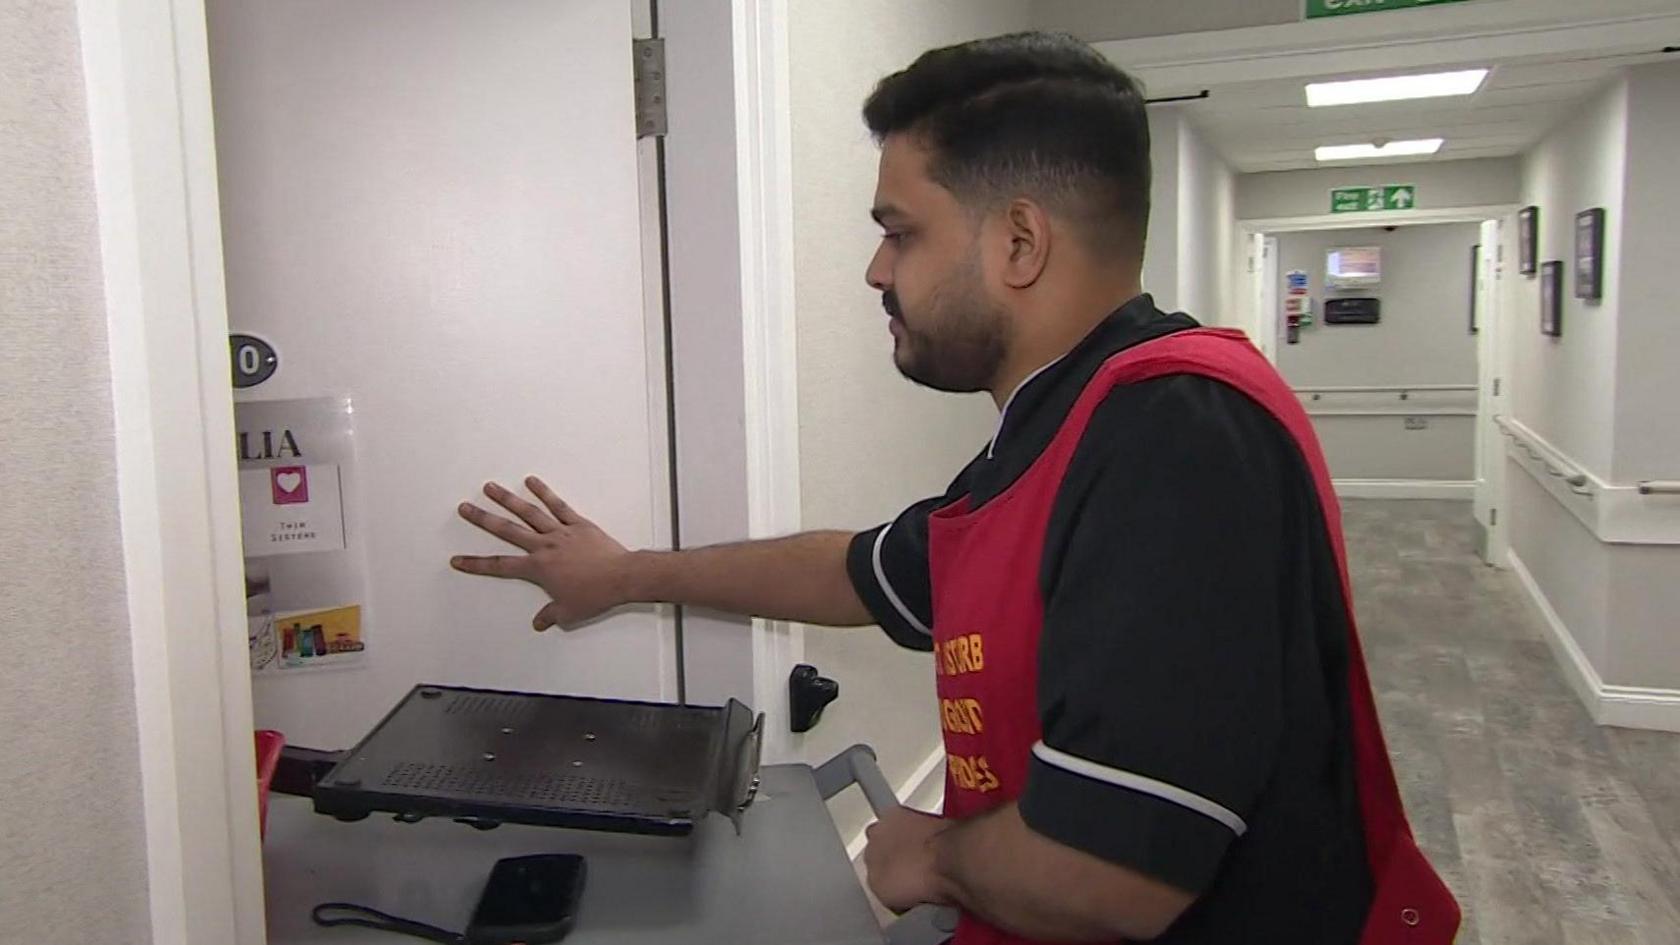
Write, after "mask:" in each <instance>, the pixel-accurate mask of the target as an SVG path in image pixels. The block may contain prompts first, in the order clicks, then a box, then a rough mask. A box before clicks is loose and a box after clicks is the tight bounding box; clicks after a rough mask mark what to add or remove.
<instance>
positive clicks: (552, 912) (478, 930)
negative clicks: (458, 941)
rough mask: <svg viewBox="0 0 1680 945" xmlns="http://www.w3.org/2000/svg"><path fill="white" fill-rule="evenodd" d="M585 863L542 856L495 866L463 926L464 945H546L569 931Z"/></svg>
mask: <svg viewBox="0 0 1680 945" xmlns="http://www.w3.org/2000/svg"><path fill="white" fill-rule="evenodd" d="M584 866H585V864H584V861H583V857H581V856H577V855H575V854H571V853H545V854H539V855H537V856H516V857H509V858H507V859H504V860H497V861H496V866H495V868H494V869H492V870H491V871H490V881H489V882H487V883H485V884H484V893H483V894H482V895H480V896H479V897H478V907H477V908H475V909H474V910H473V917H472V921H471V922H470V923H468V924H467V931H466V936H465V938H466V941H467V945H516V943H523V945H547V943H550V942H558V941H560V940H561V939H562V938H565V937H566V933H567V932H570V931H571V930H572V924H573V923H574V922H575V921H576V919H577V908H578V900H580V899H581V898H582V897H583V882H584V879H585V876H586V870H585V868H584Z"/></svg>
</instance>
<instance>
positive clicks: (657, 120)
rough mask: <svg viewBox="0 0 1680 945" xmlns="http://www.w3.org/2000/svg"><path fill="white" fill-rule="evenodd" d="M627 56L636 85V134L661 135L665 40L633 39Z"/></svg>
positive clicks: (664, 119) (664, 124) (663, 132)
mask: <svg viewBox="0 0 1680 945" xmlns="http://www.w3.org/2000/svg"><path fill="white" fill-rule="evenodd" d="M630 59H631V62H632V63H633V67H632V69H631V74H632V75H633V76H634V77H635V85H636V137H638V138H646V137H648V136H649V135H653V136H655V137H657V136H660V135H663V134H665V128H666V118H665V40H663V39H638V40H633V41H632V42H631V44H630Z"/></svg>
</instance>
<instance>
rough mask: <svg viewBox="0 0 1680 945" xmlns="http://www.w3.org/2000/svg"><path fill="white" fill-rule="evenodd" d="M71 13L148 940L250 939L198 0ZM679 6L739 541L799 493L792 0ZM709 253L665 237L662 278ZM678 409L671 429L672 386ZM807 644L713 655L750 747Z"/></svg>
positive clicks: (682, 67)
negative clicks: (84, 133) (734, 422)
mask: <svg viewBox="0 0 1680 945" xmlns="http://www.w3.org/2000/svg"><path fill="white" fill-rule="evenodd" d="M76 6H77V15H78V21H79V30H80V39H81V47H82V66H83V70H84V80H85V82H86V86H87V96H88V121H89V129H90V138H91V151H92V164H93V171H94V180H95V187H96V191H97V195H98V200H97V205H98V206H97V218H98V228H99V238H100V246H101V252H102V258H103V264H104V279H105V284H104V288H105V296H106V305H107V309H108V312H109V316H108V318H109V329H110V358H111V371H112V396H113V405H114V411H115V418H116V451H117V488H118V493H119V502H120V523H121V528H122V535H123V554H124V566H125V570H126V577H127V594H128V612H129V619H130V625H131V628H132V636H133V674H134V687H135V703H136V715H137V728H138V732H139V742H140V744H139V755H140V773H141V785H140V787H141V795H142V798H143V801H142V811H141V813H142V817H143V820H144V829H145V837H146V849H147V882H148V901H149V906H150V917H151V928H152V940H153V941H155V942H159V943H163V942H169V943H182V945H224V943H238V945H257V943H261V942H263V941H265V939H266V935H265V931H264V924H265V918H264V904H263V887H262V860H261V847H260V841H259V838H258V829H257V811H256V804H255V803H254V800H255V793H256V779H255V772H254V770H253V769H254V765H253V764H252V754H251V752H252V748H251V730H252V726H253V722H252V708H251V684H250V675H249V657H248V654H247V652H246V650H247V643H246V639H245V630H244V623H245V609H244V593H243V583H242V582H243V578H242V575H243V570H244V562H243V556H242V552H241V539H240V525H239V521H240V519H239V498H238V479H237V473H236V469H235V462H234V456H233V454H232V451H231V450H229V449H228V448H227V444H230V443H232V442H233V439H234V423H233V405H232V398H231V396H230V390H229V384H228V377H229V376H230V370H229V363H228V348H227V334H228V318H227V300H226V291H225V284H224V281H223V270H222V255H221V222H220V213H219V203H218V189H217V177H216V153H215V139H214V126H213V122H212V112H211V99H210V93H211V88H210V68H209V53H208V37H207V34H206V25H205V7H204V0H146V2H134V0H76ZM678 8H681V9H682V10H683V11H684V12H683V13H682V14H681V15H680V16H674V17H671V18H669V22H670V29H666V30H662V32H663V33H665V35H666V36H667V39H668V42H669V43H670V44H672V46H674V47H675V46H679V45H680V44H683V43H686V42H688V41H689V40H690V39H691V37H690V36H689V35H686V34H685V31H689V30H693V31H699V32H704V33H705V34H707V36H708V37H709V40H708V41H712V40H715V39H717V38H718V37H722V38H723V40H724V42H725V43H726V44H727V47H728V54H727V55H728V58H727V59H724V60H723V61H725V62H727V63H729V66H728V68H724V69H720V68H718V67H717V61H716V60H713V61H711V62H710V64H707V63H706V62H704V61H703V57H695V56H673V57H668V59H669V62H670V64H671V69H670V72H669V74H670V82H671V86H672V88H673V89H676V88H683V87H685V86H684V85H683V83H684V82H685V81H688V80H693V81H694V82H695V83H709V84H708V85H702V84H695V85H692V86H688V87H689V88H691V89H698V88H701V87H705V88H708V89H709V90H710V91H711V93H715V94H706V95H698V94H697V95H694V96H693V98H694V101H693V104H692V107H691V108H690V109H688V110H687V111H685V113H684V115H683V121H684V123H685V124H689V125H691V126H693V127H704V128H707V129H709V131H708V132H707V136H708V139H707V142H706V143H704V144H703V145H699V146H694V147H690V146H689V144H688V143H687V142H685V145H684V147H683V148H682V149H672V154H673V163H681V162H682V161H689V160H699V161H706V162H710V163H709V166H708V167H707V168H706V173H707V174H708V175H709V176H706V177H702V176H701V175H700V174H698V173H690V174H689V175H688V177H687V178H686V179H687V180H689V181H691V183H682V181H683V180H684V179H685V178H682V177H680V176H677V177H669V176H668V178H667V179H668V180H671V181H672V182H673V184H676V185H677V186H674V187H673V188H672V189H671V191H670V197H671V199H672V202H673V209H675V208H676V207H677V205H678V204H680V203H681V202H682V201H683V199H684V198H686V197H687V196H689V194H688V193H685V191H686V190H692V189H694V188H696V187H697V186H698V185H697V183H694V182H697V181H699V180H705V181H706V185H707V186H708V187H711V188H716V187H717V185H718V181H720V180H723V181H733V182H734V185H735V200H734V201H733V204H734V210H735V212H734V213H733V214H731V215H730V216H729V218H728V219H727V220H721V221H720V220H717V219H715V218H714V219H712V220H710V221H709V222H710V223H711V225H712V226H713V227H714V232H715V230H716V228H718V227H719V225H720V224H723V225H724V226H723V228H725V229H732V231H733V234H734V237H735V239H734V240H733V241H732V243H731V244H730V245H731V251H730V258H731V259H732V260H733V266H732V267H730V268H729V269H728V271H727V272H726V278H723V279H719V280H716V281H715V282H714V283H713V285H712V288H711V289H710V290H703V289H700V288H693V287H683V286H680V285H673V301H674V302H677V303H681V304H683V305H686V306H690V307H695V308H697V309H698V308H702V307H708V306H712V305H714V304H717V303H722V304H721V307H718V308H712V309H711V310H712V311H714V312H721V313H723V315H724V317H726V318H727V320H728V321H729V322H730V323H732V325H733V329H734V330H733V331H731V332H730V333H729V335H728V337H730V338H732V339H739V344H738V345H733V344H732V345H729V346H726V347H725V348H724V349H723V350H725V351H726V352H731V353H729V354H728V355H727V356H726V357H724V358H723V360H724V361H725V362H726V363H725V364H723V365H722V367H724V368H726V369H728V370H732V371H734V372H735V376H736V377H738V378H739V380H740V383H739V384H738V385H733V384H732V385H730V389H732V390H734V391H736V392H737V393H736V395H735V399H734V400H733V401H732V402H730V403H727V404H724V405H723V408H724V409H729V410H731V411H733V412H735V413H736V415H737V416H739V417H740V418H741V420H742V426H743V428H744V429H745V431H746V432H745V437H744V439H743V441H742V442H741V443H740V444H739V446H738V454H739V456H738V459H739V462H738V463H732V464H729V468H731V469H732V470H734V472H733V474H732V475H733V481H734V483H735V484H736V486H737V487H738V488H739V490H740V493H739V494H740V495H741V496H743V497H744V498H743V501H742V502H740V503H739V515H738V518H739V525H740V529H739V532H738V535H750V536H754V537H758V536H765V535H772V534H783V533H788V532H792V531H796V530H798V528H799V521H800V505H799V469H798V455H799V453H798V413H797V377H796V375H795V373H794V370H795V367H794V365H795V361H796V359H795V357H794V354H795V350H796V349H795V337H796V336H795V333H794V323H793V285H792V278H793V274H792V260H793V246H792V158H791V145H790V138H789V116H790V112H789V102H788V82H787V6H786V0H684V2H683V3H681V4H676V5H671V6H670V7H669V8H668V9H669V10H670V12H673V13H675V12H676V10H677V9H678ZM629 53H630V50H629V49H628V48H626V50H625V55H626V56H627V57H628V55H629ZM691 70H692V71H693V72H695V73H696V74H694V75H689V74H686V73H688V72H690V71H691ZM699 73H704V74H703V75H701V74H699ZM678 155H681V157H680V158H678ZM645 163H646V162H644V165H645ZM690 171H691V172H692V171H694V168H692V167H691V168H690ZM667 173H668V175H669V169H668V171H667ZM704 248H705V247H702V246H699V245H694V244H693V241H687V242H686V243H685V241H682V240H672V241H670V245H669V247H668V258H669V260H670V263H671V269H672V271H673V272H674V271H676V270H677V269H678V268H679V267H681V266H682V265H684V264H685V262H687V263H690V264H692V262H693V260H691V259H689V255H690V254H694V253H700V252H701V251H702V250H703V249H704ZM706 255H707V258H708V259H713V258H715V257H714V256H712V255H711V254H706ZM650 295H652V293H650ZM653 357H655V353H651V352H650V359H651V358H653ZM718 366H719V365H708V364H704V363H699V364H694V365H693V366H692V370H693V371H694V372H696V373H699V372H705V371H707V370H708V369H709V368H715V367H718ZM661 383H662V381H661ZM660 393H661V394H663V391H661V392H660ZM687 406H688V408H689V409H688V410H687V411H686V413H687V416H688V417H690V418H697V417H701V416H704V415H705V412H706V411H705V410H704V409H701V407H702V404H700V403H695V402H689V403H688V404H687ZM705 406H709V407H711V408H718V407H719V404H718V403H717V402H716V401H715V400H714V401H711V402H709V403H707V404H705ZM675 407H676V410H677V423H678V439H679V442H680V441H681V438H682V434H683V424H684V423H685V420H684V414H685V409H684V408H685V400H684V398H683V397H680V396H679V397H677V398H676V400H675ZM696 642H699V641H696ZM801 650H802V638H801V636H800V631H799V629H798V628H797V627H794V626H789V625H785V624H776V623H770V622H763V621H759V622H755V623H754V624H753V626H752V627H751V630H750V632H748V633H746V634H743V635H741V636H740V637H739V638H738V639H737V640H735V641H731V647H730V649H729V651H728V653H727V654H724V655H725V656H726V657H727V662H728V664H729V665H730V667H731V672H730V678H729V679H726V680H723V681H722V683H721V684H722V685H725V686H727V687H728V688H729V689H730V691H732V692H735V691H738V692H739V694H740V696H741V697H742V698H745V699H748V700H749V701H750V702H751V704H754V705H756V706H758V707H759V708H760V709H761V710H763V711H764V712H765V713H766V715H767V717H768V719H767V726H766V732H767V743H766V757H767V759H777V758H780V757H784V756H786V755H789V754H791V748H790V744H791V743H790V740H789V737H788V736H787V734H786V733H787V707H786V701H787V695H786V679H787V672H788V669H789V668H791V666H792V665H793V663H794V662H796V661H797V659H798V657H799V653H800V651H801Z"/></svg>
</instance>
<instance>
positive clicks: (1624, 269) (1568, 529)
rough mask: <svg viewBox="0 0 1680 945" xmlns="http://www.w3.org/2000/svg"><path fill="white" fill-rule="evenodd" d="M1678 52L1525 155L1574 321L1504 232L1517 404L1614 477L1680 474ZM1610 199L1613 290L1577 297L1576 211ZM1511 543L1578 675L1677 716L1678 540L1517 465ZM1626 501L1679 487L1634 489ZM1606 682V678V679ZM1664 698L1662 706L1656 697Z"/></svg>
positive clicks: (1656, 714)
mask: <svg viewBox="0 0 1680 945" xmlns="http://www.w3.org/2000/svg"><path fill="white" fill-rule="evenodd" d="M1677 103H1680V67H1677V66H1676V65H1674V64H1667V63H1665V64H1661V65H1654V66H1644V67H1639V68H1636V69H1633V70H1630V72H1629V73H1628V74H1627V76H1626V77H1625V78H1622V79H1619V80H1618V81H1616V82H1615V83H1614V84H1612V85H1611V86H1610V87H1608V88H1606V89H1605V90H1604V91H1603V92H1601V93H1600V94H1599V95H1598V96H1596V97H1595V98H1594V99H1593V100H1592V101H1591V102H1589V103H1588V104H1587V105H1586V106H1584V107H1582V108H1580V109H1578V110H1577V111H1576V112H1575V114H1574V116H1573V117H1572V118H1571V120H1569V121H1567V122H1565V123H1564V124H1563V125H1561V126H1559V127H1558V128H1556V129H1554V130H1553V131H1552V133H1551V134H1550V135H1548V136H1547V137H1546V138H1545V140H1543V141H1542V142H1541V143H1540V144H1539V145H1537V146H1536V147H1535V149H1534V150H1533V151H1532V152H1530V153H1529V154H1528V155H1527V156H1526V157H1525V159H1524V161H1523V189H1522V202H1523V203H1525V204H1533V205H1535V206H1537V207H1539V208H1540V232H1539V243H1538V258H1539V260H1541V261H1545V260H1552V259H1556V260H1562V261H1564V263H1565V281H1564V292H1563V335H1562V337H1561V338H1547V337H1544V336H1542V335H1541V334H1540V332H1539V325H1538V321H1539V285H1538V278H1537V277H1525V276H1521V275H1518V274H1516V273H1515V268H1516V267H1515V262H1516V252H1517V248H1516V246H1515V239H1516V235H1515V232H1514V228H1512V227H1507V228H1506V229H1507V230H1508V231H1512V232H1509V233H1508V234H1507V237H1506V240H1507V242H1506V245H1505V247H1504V253H1505V260H1506V262H1505V266H1506V271H1507V273H1508V276H1507V279H1508V280H1514V284H1513V286H1512V289H1511V291H1510V293H1509V298H1510V302H1511V307H1510V311H1509V319H1508V321H1507V325H1506V335H1505V336H1506V338H1507V339H1508V346H1509V348H1510V352H1511V371H1510V383H1511V394H1512V399H1511V404H1512V406H1511V411H1512V414H1513V416H1514V417H1515V419H1517V420H1518V421H1520V422H1521V423H1522V424H1524V425H1525V426H1527V427H1528V428H1530V429H1532V430H1534V431H1535V432H1536V433H1537V434H1538V435H1539V436H1541V437H1542V438H1544V439H1545V440H1546V441H1548V442H1549V443H1551V444H1552V445H1553V446H1554V447H1556V449H1557V450H1558V451H1559V452H1561V453H1562V454H1564V456H1565V457H1567V459H1568V460H1569V461H1571V462H1573V463H1574V464H1575V465H1577V466H1579V467H1582V468H1584V469H1585V470H1587V471H1588V472H1590V473H1592V474H1593V475H1594V476H1595V477H1596V478H1598V479H1600V480H1603V481H1606V482H1609V483H1611V484H1612V485H1613V486H1622V487H1626V486H1629V485H1631V484H1632V483H1633V482H1634V481H1636V480H1638V479H1640V478H1645V477H1653V478H1655V477H1661V478H1673V477H1676V476H1680V416H1677V414H1676V407H1675V403H1676V399H1677V398H1680V382H1677V381H1676V380H1675V374H1674V371H1673V365H1674V364H1675V362H1676V357H1677V356H1680V330H1677V329H1676V327H1675V325H1674V321H1675V319H1674V317H1673V306H1672V301H1671V300H1672V297H1673V293H1672V289H1671V285H1672V272H1673V265H1674V258H1675V255H1676V251H1677V250H1680V245H1677V244H1680V238H1677V236H1676V233H1675V228H1674V222H1673V221H1674V220H1675V218H1676V215H1677V213H1680V187H1677V186H1676V184H1675V181H1674V179H1673V175H1672V165H1673V156H1674V154H1675V149H1676V148H1677V147H1680V105H1677ZM1593 207H1602V208H1604V210H1605V213H1606V226H1605V251H1604V259H1605V269H1604V297H1603V300H1602V301H1600V302H1597V303H1591V302H1585V301H1582V300H1578V299H1576V298H1574V288H1575V278H1574V274H1573V264H1572V259H1573V242H1574V241H1573V227H1574V216H1575V214H1576V213H1577V212H1578V211H1581V210H1586V209H1589V208H1593ZM1507 470H1508V476H1507V478H1508V481H1509V482H1510V483H1511V492H1510V495H1509V497H1508V506H1509V508H1508V514H1509V521H1510V524H1511V532H1510V535H1511V551H1512V553H1513V555H1515V556H1516V557H1517V558H1518V559H1519V560H1520V561H1521V562H1522V564H1523V565H1524V567H1525V568H1526V569H1527V571H1528V572H1529V573H1530V574H1531V575H1532V577H1533V581H1534V587H1535V590H1536V592H1537V596H1538V598H1540V599H1541V600H1543V601H1544V603H1545V604H1546V605H1547V606H1548V607H1549V608H1550V610H1551V611H1552V612H1553V613H1555V614H1556V615H1557V618H1558V620H1559V621H1560V623H1561V627H1557V628H1554V629H1555V630H1556V631H1557V632H1558V633H1560V634H1564V635H1567V638H1568V640H1569V642H1570V643H1572V644H1573V645H1574V647H1575V648H1576V649H1578V651H1579V652H1580V654H1581V658H1582V659H1584V660H1585V661H1586V663H1587V664H1588V665H1587V666H1580V665H1572V663H1573V661H1574V659H1575V657H1572V656H1570V655H1569V654H1568V652H1567V651H1568V647H1567V646H1562V645H1560V647H1559V648H1558V650H1559V652H1560V653H1561V654H1562V656H1561V657H1560V658H1561V659H1563V661H1564V663H1565V667H1566V670H1567V671H1569V672H1571V673H1573V674H1574V675H1575V677H1576V678H1577V679H1578V680H1580V679H1585V680H1587V681H1588V682H1587V684H1589V685H1590V684H1591V683H1592V682H1593V681H1595V680H1596V681H1601V683H1602V685H1603V686H1604V687H1608V688H1607V689H1606V690H1605V691H1606V692H1608V693H1609V695H1607V696H1604V698H1607V699H1610V700H1612V701H1613V700H1615V699H1616V698H1618V696H1617V695H1616V691H1615V690H1616V689H1617V687H1642V688H1643V689H1646V690H1655V691H1656V692H1655V694H1654V695H1653V694H1643V695H1641V696H1640V699H1642V700H1643V702H1641V705H1642V706H1643V707H1642V708H1640V709H1638V710H1637V711H1638V714H1639V717H1640V718H1641V719H1647V720H1652V721H1651V722H1650V724H1653V725H1660V726H1664V727H1668V728H1671V729H1674V730H1680V639H1677V638H1676V636H1675V634H1674V632H1673V630H1674V616H1673V615H1674V614H1675V613H1676V612H1680V545H1673V544H1669V545H1654V544H1614V545H1612V544H1609V543H1606V542H1604V541H1602V540H1601V539H1600V538H1599V537H1598V535H1596V534H1595V533H1594V532H1593V530H1592V529H1591V528H1589V527H1588V526H1587V525H1584V524H1583V523H1582V522H1581V520H1580V519H1578V518H1576V517H1575V516H1573V515H1571V514H1569V513H1568V512H1567V511H1565V510H1564V509H1563V508H1562V506H1561V505H1560V504H1559V503H1558V501H1557V500H1556V499H1554V498H1553V496H1552V494H1550V493H1548V492H1547V491H1546V490H1544V489H1541V488H1539V487H1538V486H1537V485H1536V484H1535V483H1534V482H1533V480H1532V479H1531V478H1530V476H1529V474H1528V473H1527V472H1524V471H1523V470H1522V468H1521V467H1520V466H1518V465H1517V464H1515V463H1511V464H1508V466H1507ZM1635 501H1636V503H1637V505H1636V506H1635V507H1634V508H1632V509H1630V510H1628V512H1627V514H1633V515H1638V514H1641V513H1642V510H1645V509H1651V510H1654V509H1655V508H1656V505H1655V503H1664V502H1669V501H1672V500H1667V499H1662V498H1655V497H1653V498H1648V499H1636V500H1635ZM1601 695H1602V693H1601ZM1651 706H1655V708H1650V707H1651Z"/></svg>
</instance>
